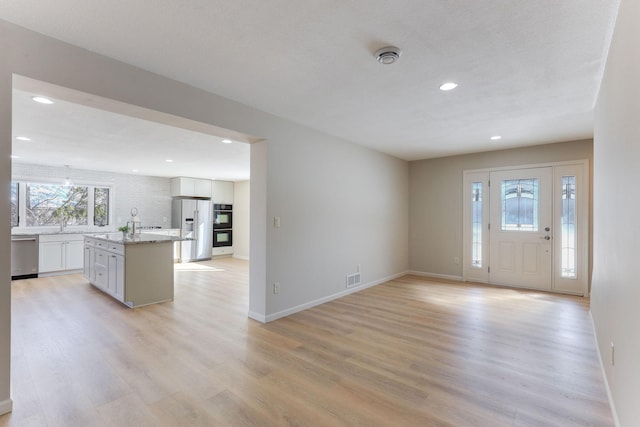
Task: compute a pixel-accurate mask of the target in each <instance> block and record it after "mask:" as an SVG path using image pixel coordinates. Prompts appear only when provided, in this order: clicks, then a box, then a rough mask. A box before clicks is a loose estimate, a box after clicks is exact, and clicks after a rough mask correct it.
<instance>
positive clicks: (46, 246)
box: [38, 241, 65, 273]
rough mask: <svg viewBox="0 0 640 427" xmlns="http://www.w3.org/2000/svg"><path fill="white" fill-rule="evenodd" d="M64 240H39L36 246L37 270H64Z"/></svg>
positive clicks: (41, 271)
mask: <svg viewBox="0 0 640 427" xmlns="http://www.w3.org/2000/svg"><path fill="white" fill-rule="evenodd" d="M64 244H65V242H42V241H41V242H40V244H39V246H38V252H39V253H38V264H39V265H38V272H39V273H47V272H50V271H62V270H64Z"/></svg>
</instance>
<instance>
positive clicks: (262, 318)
mask: <svg viewBox="0 0 640 427" xmlns="http://www.w3.org/2000/svg"><path fill="white" fill-rule="evenodd" d="M247 316H249V319H253V320H255V321H258V322H260V323H267V317H266V316H265V315H264V314H258V313H255V312H253V311H250V312H249V313H247Z"/></svg>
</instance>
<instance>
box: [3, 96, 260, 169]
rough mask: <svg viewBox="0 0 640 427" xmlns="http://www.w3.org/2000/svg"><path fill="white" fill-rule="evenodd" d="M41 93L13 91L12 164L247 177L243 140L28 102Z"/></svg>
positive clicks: (61, 102)
mask: <svg viewBox="0 0 640 427" xmlns="http://www.w3.org/2000/svg"><path fill="white" fill-rule="evenodd" d="M39 93H41V92H29V91H23V90H18V89H15V88H14V90H13V124H12V129H13V136H14V139H13V146H12V155H13V156H16V157H15V158H14V159H13V161H14V162H16V163H30V164H40V165H47V166H64V165H68V166H69V168H73V169H88V170H99V171H108V172H116V173H127V174H140V175H147V176H162V177H175V176H188V177H193V178H205V179H217V180H223V181H244V180H248V179H249V166H250V164H249V162H250V160H249V159H250V153H249V151H250V147H249V144H247V143H244V142H238V141H233V142H232V143H231V144H224V143H222V140H223V138H222V137H218V136H212V135H210V134H206V133H202V132H195V131H192V130H188V129H184V128H181V127H174V126H168V125H164V124H161V123H158V121H150V120H143V119H140V118H136V117H132V116H130V115H123V114H117V113H113V112H111V111H107V110H105V109H98V108H92V107H87V106H84V105H80V104H77V103H73V102H68V101H64V100H60V99H57V98H54V101H55V103H54V104H51V105H44V104H40V103H37V102H34V101H33V100H32V97H33V96H34V95H38V94H39ZM16 137H27V138H30V141H22V140H19V139H16ZM167 160H171V162H167Z"/></svg>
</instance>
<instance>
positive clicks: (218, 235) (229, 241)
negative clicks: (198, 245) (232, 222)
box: [213, 230, 233, 248]
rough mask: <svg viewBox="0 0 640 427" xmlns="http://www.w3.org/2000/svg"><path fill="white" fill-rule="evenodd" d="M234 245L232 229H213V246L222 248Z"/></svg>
mask: <svg viewBox="0 0 640 427" xmlns="http://www.w3.org/2000/svg"><path fill="white" fill-rule="evenodd" d="M226 246H233V231H232V230H213V247H214V248H222V247H226Z"/></svg>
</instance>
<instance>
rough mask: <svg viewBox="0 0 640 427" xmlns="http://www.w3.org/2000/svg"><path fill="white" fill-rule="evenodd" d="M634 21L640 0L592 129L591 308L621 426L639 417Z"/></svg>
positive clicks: (626, 6)
mask: <svg viewBox="0 0 640 427" xmlns="http://www.w3.org/2000/svg"><path fill="white" fill-rule="evenodd" d="M639 20H640V2H638V1H632V0H623V1H622V2H621V4H620V9H619V12H618V20H617V23H616V28H615V32H614V35H613V41H612V44H611V48H610V51H609V57H608V60H607V65H606V68H605V74H604V78H603V81H602V86H601V88H600V95H599V98H598V102H597V104H596V114H595V133H594V157H595V165H594V169H595V175H594V177H595V180H594V202H595V203H594V205H595V207H594V264H593V287H592V288H593V290H592V294H591V313H592V316H593V321H594V324H595V329H596V333H597V341H598V348H599V350H600V354H601V356H602V361H603V365H604V368H605V372H606V376H607V381H608V385H609V389H610V392H611V396H612V397H613V401H614V406H615V408H616V410H617V414H618V418H619V425H622V426H635V425H638V422H639V420H640V405H638V400H639V399H640V362H639V360H640V359H639V358H640V332H639V330H640V308H639V307H638V304H639V303H640V281H639V280H638V259H640V222H639V221H638V214H639V212H640V199H639V198H638V196H639V194H640V191H638V183H640V125H639V123H640V54H639V53H638V41H639V40H640V26H639V25H638V21H639ZM612 343H613V344H614V345H615V366H613V365H612V363H611V344H612Z"/></svg>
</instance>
